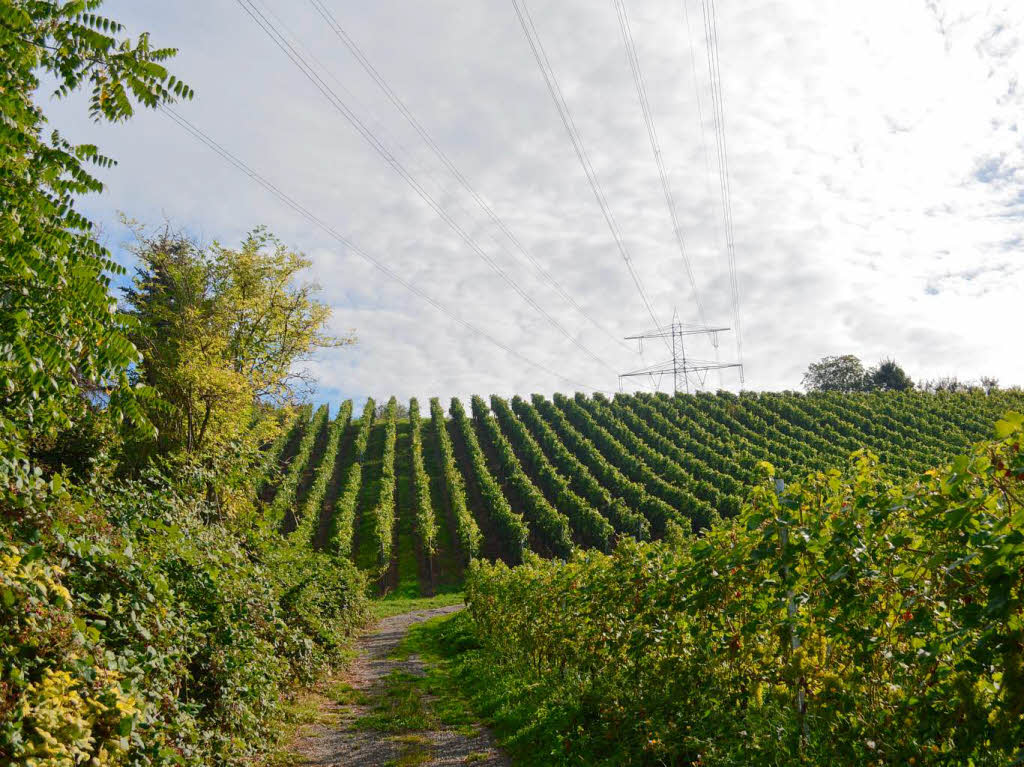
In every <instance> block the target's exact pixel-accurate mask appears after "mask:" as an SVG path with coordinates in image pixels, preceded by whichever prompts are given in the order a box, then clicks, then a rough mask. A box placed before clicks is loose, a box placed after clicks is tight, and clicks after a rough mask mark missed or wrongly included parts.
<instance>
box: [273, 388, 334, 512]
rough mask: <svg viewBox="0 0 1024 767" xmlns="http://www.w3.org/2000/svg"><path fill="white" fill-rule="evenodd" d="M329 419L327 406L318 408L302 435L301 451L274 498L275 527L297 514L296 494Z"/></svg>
mask: <svg viewBox="0 0 1024 767" xmlns="http://www.w3.org/2000/svg"><path fill="white" fill-rule="evenodd" d="M327 418H328V412H327V405H321V406H320V407H319V408H317V411H316V413H314V414H313V418H312V419H311V420H310V422H309V426H308V427H307V428H306V433H305V434H303V435H302V441H301V442H300V443H299V449H298V451H297V452H296V453H295V457H294V458H293V459H292V462H291V463H290V464H289V465H288V470H287V471H286V472H285V475H284V477H283V478H282V479H281V484H280V485H279V486H278V488H277V495H275V496H274V501H273V503H272V504H271V505H270V519H271V520H272V521H273V523H274V524H275V525H278V526H280V525H281V524H282V523H283V522H284V520H285V517H286V516H287V515H288V514H289V513H291V514H294V513H295V503H296V500H297V499H296V497H295V494H296V492H298V489H299V482H300V481H301V479H302V474H303V472H305V471H306V468H307V467H308V466H309V460H310V457H311V456H312V454H313V445H314V444H316V440H317V437H319V436H320V431H321V429H326V428H327Z"/></svg>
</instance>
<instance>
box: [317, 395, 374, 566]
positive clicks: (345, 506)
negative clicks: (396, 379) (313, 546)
mask: <svg viewBox="0 0 1024 767" xmlns="http://www.w3.org/2000/svg"><path fill="white" fill-rule="evenodd" d="M373 413H374V402H373V398H367V400H366V404H365V405H364V406H363V416H362V418H361V419H360V420H359V427H358V430H357V432H356V437H355V440H353V442H352V463H351V464H350V465H349V467H348V471H347V472H346V473H345V475H344V476H343V477H342V480H341V481H342V485H341V486H342V490H341V492H340V493H339V494H338V498H337V500H336V501H335V503H334V513H333V514H332V515H331V525H330V533H329V535H328V547H329V548H330V550H331V551H333V552H334V553H335V554H337V555H338V556H342V557H348V556H350V555H351V553H352V535H353V533H354V532H355V521H356V505H357V504H358V502H359V489H360V488H361V487H362V484H363V460H364V459H365V458H366V444H367V442H368V441H369V439H370V427H371V426H372V425H373Z"/></svg>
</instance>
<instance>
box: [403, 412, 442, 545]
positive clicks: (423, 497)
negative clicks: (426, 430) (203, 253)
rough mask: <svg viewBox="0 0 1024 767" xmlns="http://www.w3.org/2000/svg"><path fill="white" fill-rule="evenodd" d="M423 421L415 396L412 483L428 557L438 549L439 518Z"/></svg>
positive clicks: (418, 533) (411, 417)
mask: <svg viewBox="0 0 1024 767" xmlns="http://www.w3.org/2000/svg"><path fill="white" fill-rule="evenodd" d="M422 428H423V422H422V419H421V417H420V403H419V402H417V401H416V398H415V397H413V398H412V399H411V400H410V401H409V431H410V435H409V440H410V443H411V449H412V484H413V495H414V496H415V498H414V504H415V510H414V516H415V521H416V525H415V526H416V537H417V538H419V541H420V546H421V547H422V550H423V554H424V556H426V557H428V558H429V557H432V556H433V555H434V553H435V552H436V551H437V519H436V517H435V515H434V505H433V503H432V502H431V500H430V477H428V476H427V469H426V467H425V466H424V464H423V439H422V437H421V436H420V431H421V429H422Z"/></svg>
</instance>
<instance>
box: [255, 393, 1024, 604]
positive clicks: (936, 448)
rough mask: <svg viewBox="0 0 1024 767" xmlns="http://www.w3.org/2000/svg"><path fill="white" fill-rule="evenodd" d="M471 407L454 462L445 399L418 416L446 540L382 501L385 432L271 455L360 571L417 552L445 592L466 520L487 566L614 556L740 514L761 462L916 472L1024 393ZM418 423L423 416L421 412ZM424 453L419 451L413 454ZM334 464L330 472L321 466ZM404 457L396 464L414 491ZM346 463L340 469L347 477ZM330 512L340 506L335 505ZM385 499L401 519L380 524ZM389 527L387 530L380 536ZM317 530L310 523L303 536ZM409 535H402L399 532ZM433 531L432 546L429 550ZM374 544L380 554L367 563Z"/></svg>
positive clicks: (428, 580)
mask: <svg viewBox="0 0 1024 767" xmlns="http://www.w3.org/2000/svg"><path fill="white" fill-rule="evenodd" d="M469 404H471V407H469V408H467V407H466V406H465V404H464V403H462V402H460V401H458V400H452V403H451V407H450V408H449V415H450V416H451V417H452V419H451V420H449V421H448V422H447V424H445V425H446V426H447V428H446V429H445V433H446V439H447V441H448V442H450V443H451V452H450V456H449V457H445V456H443V455H442V454H441V453H438V452H436V451H437V448H435V447H434V446H435V445H436V444H437V437H438V434H437V432H436V429H437V428H438V426H437V425H438V423H439V421H438V418H439V417H440V415H441V413H440V408H439V407H438V406H437V403H432V408H431V410H432V415H433V421H431V420H430V419H421V421H420V429H419V430H417V436H418V435H419V432H422V433H423V434H426V435H428V437H429V440H428V442H429V444H430V446H431V450H430V451H429V455H428V459H429V460H426V461H425V462H424V464H423V467H424V470H425V472H426V473H427V475H428V476H427V477H426V479H427V484H425V485H424V487H433V488H435V490H440V489H441V488H444V489H445V490H444V492H434V493H433V497H432V502H433V504H435V505H436V509H434V510H433V512H434V513H435V514H436V518H437V525H436V529H435V528H434V527H431V526H424V524H423V523H422V519H420V520H419V521H417V520H416V519H414V518H410V519H404V518H403V517H404V516H407V515H415V514H416V513H421V514H422V511H419V507H418V506H416V505H414V504H412V503H410V502H409V500H408V498H407V497H406V496H405V495H403V497H402V498H400V499H394V502H392V501H389V500H388V499H385V498H383V497H382V496H381V495H380V492H381V490H382V488H381V487H379V482H378V481H377V476H378V475H379V473H380V471H381V468H380V461H381V456H382V450H383V447H382V436H383V431H382V430H381V427H374V431H373V437H372V438H371V440H370V449H369V450H366V449H362V450H359V449H353V448H352V447H351V446H350V445H349V446H347V447H349V450H347V451H345V450H329V451H323V450H319V451H314V450H311V449H310V448H311V446H313V445H321V444H323V443H324V440H325V438H326V432H327V430H328V429H329V428H330V422H329V421H328V419H327V418H326V416H325V415H322V414H318V416H319V417H316V418H312V419H309V418H308V417H307V418H306V419H305V420H303V421H301V422H300V424H299V426H297V427H296V428H297V429H307V430H309V429H311V430H316V431H317V432H318V433H317V434H315V435H314V434H312V433H307V434H302V435H299V434H294V435H292V437H291V439H290V440H289V441H288V442H289V444H288V445H285V446H284V447H282V446H281V445H280V444H278V445H275V446H274V448H275V449H278V450H281V451H282V455H281V456H280V457H279V463H280V465H281V467H282V476H283V477H284V487H285V489H286V492H287V494H288V495H287V496H286V497H287V498H288V500H289V502H291V503H295V504H297V505H298V508H300V509H301V513H302V514H303V515H306V516H309V515H316V514H317V511H319V513H320V514H321V515H322V519H323V525H322V526H323V527H330V529H331V530H332V531H333V536H334V537H338V536H340V537H341V539H343V540H345V541H349V540H352V539H353V536H354V541H355V544H354V545H353V546H352V547H351V550H352V552H353V553H356V552H361V554H360V555H359V556H357V557H356V558H357V560H359V561H360V562H361V564H362V566H363V567H364V568H366V569H373V570H374V571H375V574H376V575H377V576H378V578H379V583H380V586H381V587H382V588H384V589H387V588H388V587H391V586H393V585H394V581H395V573H396V572H397V568H398V562H399V561H400V559H402V560H403V561H405V562H407V563H408V562H412V561H413V560H412V558H413V557H416V558H417V559H418V560H419V566H418V567H412V566H411V565H408V564H406V565H403V566H402V568H401V570H402V572H403V573H407V574H408V575H409V577H411V575H412V573H413V572H416V571H418V572H419V579H420V590H421V591H422V592H424V593H434V592H435V591H436V590H437V589H438V588H439V586H441V585H442V584H443V585H444V586H446V587H451V585H452V584H453V583H457V582H459V580H460V576H461V569H462V567H463V566H464V564H465V562H466V561H467V560H468V559H469V558H470V556H469V555H468V552H465V551H462V549H463V548H464V546H465V544H464V541H465V540H468V538H467V535H468V533H467V532H466V525H467V524H472V523H474V522H475V525H476V527H478V528H479V531H480V533H481V534H482V540H481V541H480V544H479V551H480V552H481V553H482V554H483V556H485V557H486V558H491V559H496V558H500V559H502V560H504V561H506V562H509V563H518V562H520V561H521V560H522V558H523V556H524V552H525V551H527V550H532V551H535V552H537V553H539V554H541V555H542V556H546V557H550V556H565V555H566V554H567V553H568V551H569V550H570V548H571V547H573V546H579V547H583V548H598V549H601V550H605V551H609V550H611V549H612V548H613V547H614V546H615V542H616V541H617V540H618V539H619V538H620V537H621V536H630V537H633V538H637V539H641V540H644V539H649V538H654V539H657V538H660V537H663V536H664V535H666V533H668V532H669V531H671V530H674V529H679V530H684V531H685V530H692V531H696V530H699V529H701V528H706V527H708V526H709V525H710V524H712V523H713V522H714V520H716V519H718V518H722V517H731V516H734V515H735V514H736V513H738V511H739V509H740V506H741V504H742V502H743V500H744V498H745V497H746V495H747V493H748V492H749V489H750V487H751V486H752V485H753V484H754V483H755V482H756V480H757V477H758V472H759V468H758V464H759V463H761V462H769V463H771V464H772V465H773V466H774V467H775V470H776V474H777V476H778V477H780V478H782V479H783V480H792V479H794V478H796V477H799V476H801V475H803V474H805V473H807V472H808V471H814V470H824V469H828V468H831V467H836V466H840V465H842V464H844V463H845V461H846V459H847V457H848V456H849V454H850V453H851V452H853V451H856V450H861V449H867V450H869V451H871V452H872V453H874V454H876V455H877V456H878V457H879V458H880V461H881V463H882V465H883V466H885V467H886V469H887V471H888V472H889V473H890V475H892V476H894V477H896V478H906V477H911V476H914V475H916V474H919V473H920V472H922V471H926V470H928V469H930V468H932V467H935V466H939V465H941V464H943V463H944V462H946V461H947V460H949V459H950V458H951V457H952V456H953V455H955V454H956V453H957V452H959V451H962V450H963V449H965V448H966V447H967V446H968V445H970V444H971V443H973V442H975V441H977V440H980V439H984V438H986V437H988V436H990V434H991V429H992V424H993V423H994V422H995V421H996V420H997V419H998V418H999V417H1000V416H1001V415H1002V414H1004V413H1005V412H1006V411H1007V410H1010V409H1015V408H1016V409H1020V408H1021V407H1024V394H1022V393H1020V392H1015V391H1014V392H1009V391H1008V392H994V393H991V394H984V393H982V392H973V393H955V394H953V393H938V394H927V393H921V392H909V393H895V392H886V393H870V394H837V393H818V394H797V393H792V392H765V393H747V392H745V393H743V394H741V395H738V396H737V395H734V394H731V393H728V392H719V393H718V394H710V393H699V394H694V395H676V396H674V397H673V396H668V395H664V394H635V395H623V394H620V395H616V396H615V397H614V398H607V397H604V396H602V395H594V396H593V397H587V396H584V395H582V394H577V395H575V396H574V397H569V396H564V395H558V394H556V395H555V396H554V397H553V398H551V399H548V398H544V397H541V396H539V395H534V396H533V397H532V398H529V399H525V398H522V397H514V398H513V399H512V400H511V401H506V400H504V399H501V398H499V397H497V396H493V397H491V398H490V399H489V400H485V399H484V398H481V397H473V398H472V402H471V403H469ZM391 407H392V408H393V407H394V405H393V404H392V406H391ZM339 412H341V413H342V417H343V418H344V419H345V421H346V425H347V422H348V421H347V419H348V414H349V413H350V412H351V406H350V405H349V404H348V403H346V404H345V405H344V406H342V407H341V408H340V409H339ZM413 412H414V413H416V414H417V417H420V416H419V412H420V411H419V407H418V406H417V407H414V408H413ZM367 418H372V408H367V410H366V411H365V412H364V415H363V418H362V419H360V420H357V421H353V422H352V426H351V427H350V428H351V429H353V430H356V431H359V430H360V429H361V427H362V426H363V424H364V422H365V420H366V419H367ZM399 424H400V426H399V428H398V430H397V446H396V447H393V448H391V450H390V451H388V455H389V456H390V455H392V454H393V453H392V451H395V450H397V454H398V455H399V456H410V455H412V451H413V450H414V446H413V444H412V442H411V441H412V438H413V436H412V435H413V430H412V429H410V428H409V423H408V421H407V420H401V419H400V420H399ZM377 431H381V434H377V433H376V432H377ZM297 441H301V445H300V449H299V450H297V451H296V449H295V448H294V444H295V443H296V442H297ZM415 450H417V451H421V450H422V448H421V447H419V446H418V443H417V446H415ZM353 451H354V454H353ZM296 453H297V455H296ZM446 455H448V454H446ZM324 457H326V458H327V459H328V460H330V461H331V462H332V465H331V466H323V467H320V466H313V465H312V464H313V463H314V462H315V461H316V460H317V459H318V458H319V459H322V458H324ZM296 460H298V461H304V462H305V461H308V463H309V465H303V467H302V469H301V470H298V467H297V466H294V465H291V464H294V463H295V461H296ZM389 460H393V459H389ZM408 460H409V459H408V458H403V459H401V460H400V464H401V465H400V472H401V473H402V474H403V482H404V481H406V480H404V474H405V472H406V469H405V463H406V462H408ZM334 462H337V465H335V464H334ZM357 463H365V464H366V467H365V468H364V471H363V479H362V481H363V486H362V487H347V486H344V485H345V483H346V482H352V481H358V473H357V472H353V471H350V470H348V469H347V467H350V466H352V465H353V464H357ZM342 465H344V467H346V470H345V471H340V470H339V469H340V468H341V467H342ZM417 466H419V464H417ZM299 471H305V472H307V473H311V472H317V473H319V474H321V475H322V476H324V477H325V478H326V477H331V478H332V479H331V481H332V482H333V483H337V486H331V487H330V488H329V492H327V493H326V494H325V493H323V492H322V490H321V492H320V493H318V495H317V498H316V499H315V500H316V502H319V503H321V504H326V505H323V506H322V508H320V509H319V510H317V509H311V508H307V506H309V505H312V504H308V503H306V499H305V497H304V496H303V493H304V492H305V491H306V490H307V487H305V486H301V487H298V488H296V487H295V485H294V484H293V483H294V482H295V480H294V479H293V478H294V477H295V476H296V475H297V474H298V473H299ZM454 474H457V475H458V479H461V482H459V481H457V480H455V479H454ZM353 477H355V479H353ZM289 480H291V481H289ZM308 484H309V483H308V482H307V483H304V485H306V486H308ZM391 484H393V483H391ZM387 487H388V488H390V487H391V485H390V484H389V485H388V486H387ZM401 487H402V488H404V485H401ZM385 492H392V491H391V490H385ZM405 493H408V490H405ZM292 494H294V496H295V497H294V499H292V498H291V495H292ZM274 496H275V494H274V493H273V492H272V491H269V492H265V494H264V497H266V498H268V499H271V505H272V507H274V508H275V509H278V510H279V507H280V506H281V505H282V499H281V495H280V494H278V496H277V498H276V499H275V497H274ZM336 499H338V500H336ZM335 504H336V505H337V506H338V508H332V507H331V506H332V505H335ZM353 504H354V506H355V508H351V507H352V505H353ZM381 504H387V506H388V507H389V508H390V507H391V506H393V507H394V509H395V512H394V513H392V514H388V515H381V514H380V513H379V510H380V509H381V508H382V506H381ZM342 507H344V508H342ZM336 513H337V514H338V515H339V516H338V517H337V518H335V517H334V515H335V514H336ZM381 524H384V525H386V526H390V527H391V530H390V532H389V530H385V529H378V528H380V525H381ZM313 527H314V526H313V525H310V524H308V523H307V524H306V525H302V524H300V525H299V529H301V530H303V531H306V530H309V529H311V528H313ZM317 527H320V526H317ZM339 527H344V528H345V529H339ZM399 530H402V531H404V532H403V533H402V534H401V535H399V533H398V531H399ZM425 530H429V531H430V532H429V533H427V532H424V531H425ZM460 531H461V532H460ZM371 533H372V541H371V540H369V538H370V534H371ZM424 535H428V537H429V540H422V538H423V536H424ZM435 535H436V536H437V540H435V539H434V536H435ZM392 541H394V544H395V545H394V546H392V545H391V543H392ZM320 544H322V541H318V545H320ZM371 546H372V547H373V548H374V549H375V550H376V552H377V554H375V555H374V556H370V555H369V554H368V553H367V552H368V551H369V550H370V548H371ZM344 548H348V546H346V547H344ZM392 549H393V550H392ZM434 552H440V556H438V555H437V554H436V553H434ZM381 555H383V559H381ZM378 560H379V561H378ZM389 572H390V576H389V575H388V573H389Z"/></svg>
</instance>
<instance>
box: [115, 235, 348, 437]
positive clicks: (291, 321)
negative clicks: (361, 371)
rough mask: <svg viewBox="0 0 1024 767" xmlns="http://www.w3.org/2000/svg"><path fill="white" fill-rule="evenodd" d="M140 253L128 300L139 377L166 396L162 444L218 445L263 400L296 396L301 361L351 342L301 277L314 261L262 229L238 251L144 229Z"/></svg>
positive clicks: (160, 411)
mask: <svg viewBox="0 0 1024 767" xmlns="http://www.w3.org/2000/svg"><path fill="white" fill-rule="evenodd" d="M134 252H135V255H136V256H137V257H138V259H139V266H138V267H137V268H136V274H135V279H134V280H133V282H132V285H131V286H130V287H129V288H127V289H126V290H125V301H126V305H127V308H128V311H129V314H130V315H131V317H132V318H133V319H134V320H135V323H134V326H133V329H132V332H131V339H132V340H133V341H134V343H135V345H136V346H137V347H138V348H139V349H140V350H141V352H142V361H141V363H140V365H139V367H138V369H137V375H138V377H139V378H140V380H141V381H143V382H144V383H145V384H147V385H149V386H151V387H152V388H153V389H154V390H155V391H156V392H157V394H158V395H159V397H160V399H161V402H160V403H159V404H157V405H156V406H155V407H154V408H153V411H152V418H153V420H154V421H155V422H156V423H157V424H158V426H159V427H160V430H161V437H160V442H161V446H162V447H163V448H164V449H168V450H176V449H183V450H185V451H186V452H188V453H191V454H196V453H203V452H206V453H209V452H210V451H219V450H220V449H221V448H222V447H223V445H224V444H226V443H227V442H229V441H232V440H237V439H239V438H240V435H242V434H243V433H246V432H247V431H248V427H249V424H250V422H251V419H252V415H253V411H252V408H253V406H254V405H255V404H256V403H257V402H271V403H274V404H284V403H287V402H290V401H292V400H293V399H294V398H295V396H296V394H297V391H298V390H300V389H301V388H302V387H303V385H304V384H305V383H306V382H307V381H308V374H307V373H306V372H305V371H303V370H302V369H301V368H300V367H299V366H298V363H301V362H302V361H303V360H307V359H308V358H309V355H310V354H312V353H313V352H314V351H315V350H317V349H320V348H323V347H329V346H339V345H345V344H350V343H353V342H354V338H353V337H352V336H351V335H349V336H345V337H342V338H337V337H334V336H332V335H330V334H328V333H327V332H326V326H327V323H328V320H329V319H330V314H331V310H330V307H329V306H327V305H326V304H324V303H322V302H320V301H319V300H318V299H317V297H316V293H317V291H318V286H317V285H316V284H315V283H308V282H301V281H300V277H301V273H302V272H303V271H304V270H305V269H306V267H308V266H309V261H308V259H306V258H304V257H303V256H302V255H300V254H298V253H295V252H294V251H291V250H289V249H288V248H287V247H285V246H284V245H283V244H282V243H281V242H280V241H279V240H278V239H276V238H275V237H274V236H273V235H271V234H269V233H268V232H266V231H265V230H264V229H262V228H257V229H255V230H253V231H252V232H251V233H250V234H249V235H248V236H247V237H246V239H245V240H244V242H243V243H242V245H241V247H240V248H237V249H236V248H227V247H224V246H222V245H219V244H216V243H215V244H214V245H213V246H211V247H209V248H202V247H200V246H198V245H197V244H196V243H194V242H193V241H191V240H190V239H189V238H188V237H187V236H185V235H182V234H176V233H173V232H171V231H170V230H169V229H166V228H165V229H164V230H163V231H161V232H159V233H158V234H156V235H155V236H147V235H145V234H144V233H143V232H139V241H138V244H137V246H136V247H135V248H134Z"/></svg>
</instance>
